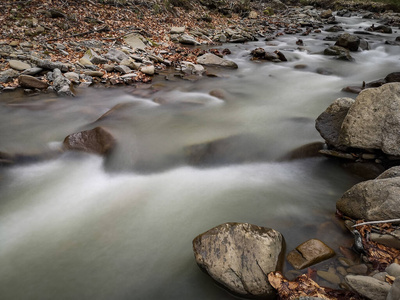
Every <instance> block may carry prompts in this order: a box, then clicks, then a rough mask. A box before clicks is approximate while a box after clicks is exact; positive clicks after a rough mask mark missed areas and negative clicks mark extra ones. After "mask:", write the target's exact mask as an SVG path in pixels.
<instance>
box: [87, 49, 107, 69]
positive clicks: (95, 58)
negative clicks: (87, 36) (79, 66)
mask: <svg viewBox="0 0 400 300" xmlns="http://www.w3.org/2000/svg"><path fill="white" fill-rule="evenodd" d="M84 57H85V58H87V59H88V60H89V61H90V62H91V63H92V64H95V65H100V64H105V63H107V62H108V60H107V59H106V58H104V57H102V56H101V55H99V54H97V53H96V51H94V50H93V49H89V50H87V51H86V52H85V55H84Z"/></svg>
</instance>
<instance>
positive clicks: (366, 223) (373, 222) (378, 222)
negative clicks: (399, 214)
mask: <svg viewBox="0 0 400 300" xmlns="http://www.w3.org/2000/svg"><path fill="white" fill-rule="evenodd" d="M394 222H400V219H391V220H382V221H369V222H363V223H359V224H355V225H353V226H352V227H358V226H362V225H369V224H381V223H394Z"/></svg>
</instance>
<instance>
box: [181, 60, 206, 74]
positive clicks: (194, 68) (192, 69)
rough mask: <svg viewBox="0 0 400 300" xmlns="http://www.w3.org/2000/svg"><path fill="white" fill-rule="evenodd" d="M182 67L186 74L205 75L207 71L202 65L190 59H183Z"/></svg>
mask: <svg viewBox="0 0 400 300" xmlns="http://www.w3.org/2000/svg"><path fill="white" fill-rule="evenodd" d="M180 69H181V71H182V72H183V73H185V74H194V75H203V74H204V73H205V71H206V70H205V69H204V67H203V66H202V65H198V64H194V63H191V62H189V61H182V62H181V68H180Z"/></svg>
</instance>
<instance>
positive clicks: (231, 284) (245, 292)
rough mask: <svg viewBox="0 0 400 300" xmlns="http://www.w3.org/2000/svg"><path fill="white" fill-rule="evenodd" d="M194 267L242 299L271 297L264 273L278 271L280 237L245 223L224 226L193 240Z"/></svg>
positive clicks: (281, 239)
mask: <svg viewBox="0 0 400 300" xmlns="http://www.w3.org/2000/svg"><path fill="white" fill-rule="evenodd" d="M193 251H194V254H195V259H196V262H197V264H198V265H199V267H200V268H201V269H203V270H204V271H205V272H207V273H208V274H209V275H210V276H211V277H212V278H213V279H214V280H215V281H217V282H218V283H220V284H222V285H223V286H224V287H225V288H227V289H228V290H230V291H232V292H233V293H235V294H238V295H240V296H245V297H259V298H265V297H272V296H274V295H275V290H274V289H273V288H272V286H271V285H270V284H269V282H268V279H267V274H268V273H269V272H272V271H276V270H280V269H281V262H282V253H283V237H282V235H281V234H280V233H279V232H277V231H275V230H273V229H270V228H265V227H259V226H256V225H251V224H248V223H225V224H222V225H219V226H217V227H214V228H213V229H211V230H209V231H207V232H205V233H203V234H201V235H199V236H197V237H196V238H195V239H194V240H193Z"/></svg>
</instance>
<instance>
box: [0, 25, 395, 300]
mask: <svg viewBox="0 0 400 300" xmlns="http://www.w3.org/2000/svg"><path fill="white" fill-rule="evenodd" d="M338 20H339V22H341V23H342V24H341V25H342V26H343V27H344V28H346V30H347V31H349V32H352V31H357V30H362V29H360V28H365V27H369V26H371V25H372V23H373V22H374V21H373V20H365V19H361V18H359V17H353V18H338ZM327 34H328V33H327V32H325V31H322V33H321V34H313V35H310V36H307V37H301V36H294V35H284V36H281V37H279V38H277V39H276V40H274V41H272V42H265V41H258V42H252V43H247V44H237V45H234V44H230V45H223V46H221V49H222V48H226V47H229V48H230V49H231V51H232V54H231V55H230V56H229V57H228V58H229V59H232V60H234V61H235V62H236V63H237V64H238V65H239V69H238V70H234V71H233V70H213V72H215V73H217V74H218V75H219V77H218V78H203V79H201V80H198V81H184V80H181V79H176V80H172V81H164V80H157V81H156V82H155V83H154V84H153V86H152V87H150V86H147V87H148V89H146V88H142V89H141V90H133V89H129V88H128V89H108V90H106V89H86V90H81V91H78V97H76V98H74V99H60V98H55V97H53V96H50V95H39V96H34V97H30V98H27V97H22V96H20V95H19V94H15V93H3V94H0V116H1V119H2V122H1V123H0V136H1V148H0V151H4V152H11V153H14V152H19V153H39V152H43V151H48V150H49V149H54V148H56V147H58V146H59V145H60V144H61V142H62V141H63V139H64V137H65V136H67V135H68V134H70V133H73V132H77V131H81V130H84V129H89V128H93V127H95V126H97V125H101V126H104V127H106V128H107V129H108V130H109V131H111V132H112V133H113V135H115V136H116V138H117V140H118V146H117V148H116V149H115V151H114V152H113V153H112V155H111V156H110V157H109V158H107V159H103V158H102V157H99V156H96V155H91V154H79V153H64V154H62V155H61V156H58V157H57V158H49V159H46V160H42V161H38V162H33V163H26V164H17V165H14V166H6V167H1V168H0V266H1V268H0V299H2V300H16V299H38V300H39V299H40V300H45V299H66V300H67V299H68V300H69V299H97V300H100V299H209V300H211V299H233V296H231V295H230V294H229V293H227V292H226V291H224V290H222V289H220V288H218V287H217V286H216V285H215V284H214V283H213V282H212V280H211V279H210V278H209V277H208V276H207V275H205V274H204V273H202V272H201V271H200V269H199V268H198V267H197V266H196V263H195V261H194V256H193V251H192V240H193V238H195V237H196V236H197V235H198V234H200V233H202V232H204V231H206V230H208V229H210V228H212V227H214V226H217V225H219V224H221V223H224V222H249V223H252V224H256V225H260V226H265V227H271V228H274V229H276V230H278V231H280V232H281V233H282V234H283V235H284V237H285V240H286V245H287V250H291V249H293V248H294V247H296V246H297V245H298V244H299V243H301V242H303V241H305V240H307V239H309V238H314V237H315V238H319V239H321V240H323V241H324V242H326V243H327V244H328V245H329V246H331V247H332V248H333V249H335V250H336V251H337V252H338V247H339V246H340V245H342V244H345V245H348V241H349V240H350V239H351V237H349V235H348V234H347V233H346V232H345V231H344V230H343V229H342V228H341V227H340V226H339V225H338V223H337V222H335V216H334V213H335V203H336V200H337V199H338V198H339V197H340V196H341V195H342V194H343V193H344V192H345V191H346V190H347V189H348V188H350V187H351V186H352V185H354V184H355V183H357V182H359V181H360V180H362V178H361V177H359V176H357V175H354V174H352V173H350V172H348V171H346V170H345V169H343V168H342V167H341V166H340V165H339V164H337V163H335V162H333V161H332V160H330V159H327V158H323V157H314V158H304V159H295V160H287V159H284V158H285V157H286V156H287V155H288V154H289V153H290V152H291V151H293V150H294V149H296V148H297V147H300V146H303V145H305V144H308V143H312V142H318V141H319V142H321V141H322V138H321V137H320V136H319V134H318V132H317V131H316V130H315V127H314V122H315V119H316V118H317V117H318V115H319V114H320V113H321V112H322V111H324V110H325V108H326V107H327V106H328V105H329V104H330V103H331V102H332V101H334V100H335V99H336V98H338V97H343V96H348V97H353V98H355V96H356V95H354V94H349V93H345V92H342V91H341V89H342V88H343V87H345V86H348V85H361V83H362V82H363V81H366V82H368V81H372V80H376V79H379V78H383V77H385V76H386V75H387V74H388V73H390V72H394V71H399V69H400V50H399V49H400V47H399V46H390V45H385V44H384V41H385V40H386V39H391V40H393V39H394V37H395V34H393V35H383V34H372V35H365V37H366V38H367V39H368V40H369V42H370V46H371V50H369V51H359V52H356V53H352V56H353V57H354V58H355V62H344V61H337V60H334V59H332V58H331V57H328V56H323V55H321V54H318V53H319V52H321V51H322V50H323V49H325V48H326V47H327V45H328V44H333V42H327V41H324V40H323V37H325V36H326V35H327ZM298 38H302V39H303V41H304V44H305V46H304V49H303V50H299V49H298V46H297V45H296V41H297V39H298ZM256 47H264V48H265V49H266V50H268V51H273V50H277V49H279V50H281V51H282V53H284V54H285V56H286V57H287V58H288V62H285V63H279V64H273V63H270V62H252V61H250V59H249V58H250V56H249V53H250V51H251V50H253V49H254V48H256ZM299 65H303V67H302V68H301V69H300V68H298V67H296V66H299ZM320 70H324V73H325V74H328V75H321V74H319V73H321V72H320ZM216 89H222V90H224V91H225V94H226V96H225V97H224V98H225V99H224V100H221V99H219V98H217V97H214V96H211V95H210V94H209V92H210V91H212V90H216ZM138 91H140V93H139V92H138ZM154 99H156V101H153V100H154ZM120 103H126V108H125V109H124V110H123V111H122V112H120V113H117V114H115V115H111V116H109V117H107V118H103V119H102V120H100V121H98V122H96V123H95V124H94V122H95V121H96V120H97V119H98V118H99V117H100V116H101V115H102V114H104V113H105V112H107V111H108V110H109V109H111V108H112V107H113V106H114V105H116V104H120ZM224 138H229V140H230V141H232V142H231V143H229V144H228V146H227V147H226V149H225V150H224V153H223V154H224V155H222V156H221V155H217V156H215V157H212V159H211V160H210V161H209V162H208V163H207V164H200V165H193V164H189V163H188V157H187V155H188V153H187V149H188V148H187V147H189V146H191V145H196V144H201V143H206V142H209V141H212V140H216V139H224ZM346 243H347V244H346ZM290 268H291V267H290V265H288V264H286V265H285V270H290Z"/></svg>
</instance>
